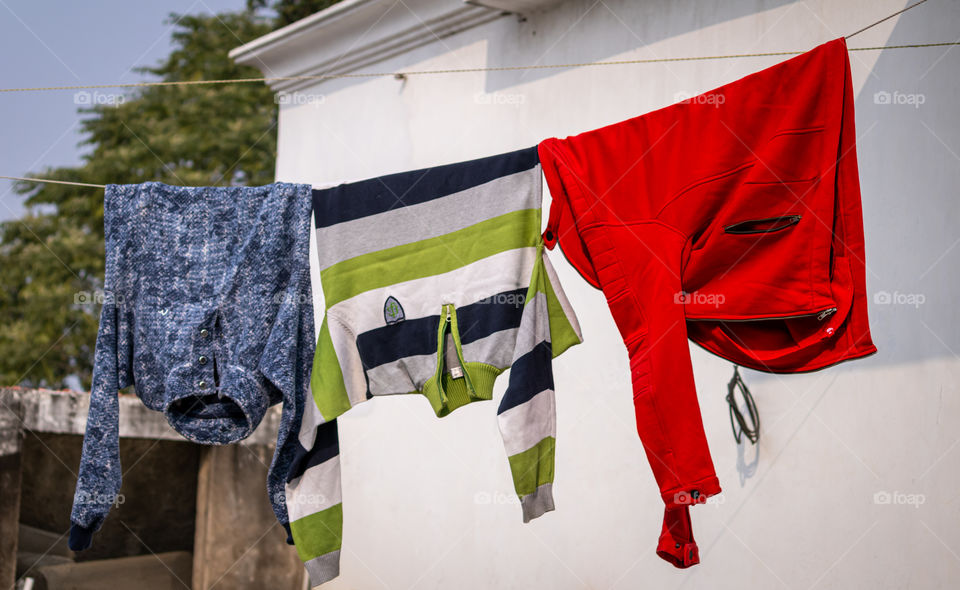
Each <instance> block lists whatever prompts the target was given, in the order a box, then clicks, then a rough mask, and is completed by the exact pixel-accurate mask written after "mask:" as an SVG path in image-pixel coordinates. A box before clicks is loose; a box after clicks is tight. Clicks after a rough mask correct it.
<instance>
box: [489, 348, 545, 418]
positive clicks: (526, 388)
mask: <svg viewBox="0 0 960 590" xmlns="http://www.w3.org/2000/svg"><path fill="white" fill-rule="evenodd" d="M547 389H553V349H552V348H551V346H550V343H549V342H547V341H546V340H544V341H543V342H540V343H539V344H537V345H536V346H534V347H533V350H531V351H530V352H528V353H527V354H525V355H523V356H522V357H520V358H518V359H517V360H516V361H515V362H514V363H513V366H512V367H510V384H509V385H507V391H506V392H504V394H503V399H502V400H500V407H499V408H497V415H500V414H502V413H504V412H506V411H507V410H509V409H511V408H515V407H517V406H519V405H520V404H522V403H525V402H528V401H530V399H531V398H533V396H535V395H537V394H538V393H540V392H541V391H545V390H547Z"/></svg>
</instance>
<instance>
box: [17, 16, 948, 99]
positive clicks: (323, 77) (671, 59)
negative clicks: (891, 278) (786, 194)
mask: <svg viewBox="0 0 960 590" xmlns="http://www.w3.org/2000/svg"><path fill="white" fill-rule="evenodd" d="M926 1H927V0H919V1H918V2H915V3H913V4H911V5H909V6H907V7H906V8H903V9H901V10H898V11H897V12H894V13H893V14H891V15H888V16H886V17H884V18H882V19H880V20H878V21H877V22H875V23H873V24H869V25H867V26H865V27H863V28H862V29H860V30H859V31H855V32H853V33H850V34H849V35H847V36H846V37H845V39H849V38H851V37H853V36H855V35H859V34H860V33H862V32H864V31H867V30H869V29H872V28H873V27H875V26H877V25H879V24H881V23H884V22H886V21H888V20H890V19H891V18H893V17H895V16H897V15H900V14H903V13H904V12H906V11H908V10H910V9H913V8H916V7H917V6H920V5H921V4H923V3H924V2H926ZM950 45H960V42H952V43H920V44H913V45H885V46H881V47H857V48H853V49H849V51H880V50H883V49H906V48H918V47H946V46H950ZM801 53H804V52H803V51H773V52H767V53H739V54H733V55H706V56H699V57H664V58H653V59H626V60H615V61H595V62H589V63H571V64H534V65H529V66H500V67H486V68H457V69H447V70H419V71H409V72H370V73H363V72H361V73H347V74H315V75H303V76H269V77H263V78H233V79H221V80H167V81H160V82H129V83H126V84H74V85H70V86H36V87H28V88H0V92H38V91H48V90H95V89H100V88H147V87H151V86H209V85H213V84H250V83H260V82H263V83H270V82H302V81H310V80H314V81H318V80H332V79H335V78H382V77H386V76H392V77H395V78H403V77H405V76H425V75H429V74H464V73H471V72H514V71H519V70H549V69H566V68H585V67H591V66H617V65H628V64H652V63H668V62H683V61H707V60H716V59H735V58H744V57H771V56H784V55H800V54H801Z"/></svg>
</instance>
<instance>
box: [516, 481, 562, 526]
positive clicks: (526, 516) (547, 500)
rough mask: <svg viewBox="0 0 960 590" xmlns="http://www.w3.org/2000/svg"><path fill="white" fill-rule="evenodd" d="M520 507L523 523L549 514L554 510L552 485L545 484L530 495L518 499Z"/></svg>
mask: <svg viewBox="0 0 960 590" xmlns="http://www.w3.org/2000/svg"><path fill="white" fill-rule="evenodd" d="M520 505H521V506H522V507H523V522H530V521H531V520H533V519H534V518H537V517H539V516H543V515H544V514H546V513H547V512H550V511H551V510H553V509H554V506H553V483H545V484H543V485H542V486H540V487H538V488H537V489H536V490H534V492H533V493H532V494H527V495H526V496H524V497H522V498H520Z"/></svg>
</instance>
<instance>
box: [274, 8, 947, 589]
mask: <svg viewBox="0 0 960 590" xmlns="http://www.w3.org/2000/svg"><path fill="white" fill-rule="evenodd" d="M905 5H906V2H904V0H896V1H893V0H880V1H866V0H845V1H842V2H819V1H813V2H805V3H804V2H787V1H777V0H749V1H746V0H733V1H721V0H702V1H698V2H694V1H692V0H679V1H672V2H671V1H668V0H649V1H643V2H639V1H633V2H631V1H628V0H599V1H595V0H569V1H568V2H565V3H563V4H562V5H560V6H559V7H557V8H556V9H554V10H551V11H549V12H546V13H544V14H541V15H535V16H531V17H530V18H528V19H527V20H526V21H525V22H521V21H519V20H518V19H517V18H516V17H504V18H502V19H500V20H497V21H495V22H493V23H490V24H488V25H484V26H483V27H480V28H476V29H473V30H470V31H468V32H465V33H461V34H458V35H456V36H453V37H449V38H445V39H442V40H438V41H436V42H435V43H433V44H431V45H429V46H426V47H423V48H420V49H418V50H416V51H414V52H411V53H408V54H405V55H402V56H399V57H397V58H394V59H391V60H389V61H387V62H384V63H381V64H379V65H378V66H377V67H376V68H369V69H375V70H376V71H395V70H400V69H408V70H418V69H423V70H429V69H445V68H458V67H475V66H501V65H518V64H535V63H543V64H557V63H574V62H576V63H580V62H590V61H598V60H618V59H642V58H656V57H673V56H700V55H718V54H740V53H752V52H768V51H785V50H803V49H807V48H812V47H813V46H814V45H816V44H819V43H821V42H824V41H827V40H829V39H832V38H836V37H839V36H842V35H844V34H848V33H851V32H853V31H855V30H857V29H859V28H860V27H862V26H864V25H866V24H869V23H870V22H873V21H875V20H877V19H879V18H881V17H883V16H886V15H887V14H890V13H892V12H894V11H896V10H898V9H900V8H903V7H904V6H905ZM958 30H960V6H958V5H957V4H956V3H950V2H930V3H928V4H926V5H924V6H921V7H918V8H916V9H914V10H912V11H910V12H909V13H907V14H905V15H903V16H901V17H899V18H897V19H893V20H891V21H888V22H887V23H885V24H883V25H881V26H879V27H876V28H874V29H872V30H871V31H868V32H866V33H863V34H861V35H859V36H857V37H856V38H854V39H852V40H851V41H850V46H851V47H863V46H876V45H883V44H906V43H918V42H931V41H953V40H955V39H956V37H957V31H958ZM780 59H783V58H778V57H754V58H743V59H729V60H721V61H701V62H679V63H658V64H644V65H625V66H604V67H584V68H567V69H551V70H542V71H520V72H498V73H486V74H484V73H470V74H451V75H437V76H410V77H408V78H407V79H406V80H396V79H393V78H391V77H385V78H377V79H363V80H358V79H350V80H335V81H328V82H324V83H321V84H317V85H315V86H313V87H311V88H309V89H306V90H302V91H300V93H301V94H302V95H304V96H311V97H312V98H311V99H308V100H306V101H299V103H296V104H292V103H291V104H285V105H282V108H281V115H280V128H279V139H280V141H279V160H278V164H277V179H278V180H284V181H296V182H309V183H313V184H315V185H328V184H332V183H337V182H342V181H350V180H359V179H363V178H367V177H371V176H377V175H381V174H386V173H391V172H398V171H403V170H407V169H412V168H418V167H425V166H431V165H436V164H441V163H448V162H453V161H458V160H463V159H469V158H474V157H480V156H485V155H490V154H493V153H498V152H502V151H507V150H511V149H516V148H521V147H526V146H529V145H532V144H534V143H536V142H537V141H539V140H540V139H543V138H545V137H550V136H565V135H572V134H575V133H578V132H581V131H585V130H588V129H592V128H595V127H598V126H601V125H605V124H608V123H613V122H616V121H619V120H622V119H625V118H628V117H632V116H636V115H639V114H642V113H644V112H647V111H650V110H653V109H656V108H659V107H662V106H665V105H668V104H670V103H672V102H675V101H676V100H678V99H680V98H684V97H685V96H689V95H694V94H697V93H700V92H703V91H707V90H709V89H711V88H714V87H716V86H719V85H721V84H724V83H726V82H730V81H733V80H735V79H738V78H740V77H742V76H744V75H746V74H749V73H751V72H754V71H757V70H759V69H762V68H764V67H767V66H770V65H772V64H774V63H777V62H778V61H779V60H780ZM851 62H852V68H853V78H854V83H855V92H856V115H857V126H858V135H859V145H858V155H859V159H860V175H861V182H862V189H863V210H864V224H865V230H866V241H867V265H868V267H869V269H868V273H867V287H868V291H869V293H870V297H871V307H870V319H871V323H872V329H873V336H874V341H875V342H876V344H877V346H878V347H879V349H880V351H879V353H878V354H876V355H874V356H873V357H870V358H867V359H865V360H859V361H856V362H852V363H848V364H845V365H842V366H838V367H834V368H831V369H828V370H825V371H820V372H816V373H811V374H804V375H795V376H775V375H765V374H761V373H757V372H754V371H749V370H748V371H744V376H745V379H746V380H747V382H748V384H749V385H750V387H751V389H752V391H753V392H754V395H755V397H756V401H757V404H758V406H759V409H760V412H761V416H762V420H763V433H762V438H761V440H760V443H759V445H758V446H757V447H752V446H749V445H747V446H745V447H743V446H741V447H738V446H737V445H736V444H735V443H734V441H733V438H732V435H731V432H730V424H729V419H728V412H727V406H726V403H725V401H724V395H725V393H726V382H727V381H728V379H729V378H730V375H731V372H732V370H731V365H730V363H728V362H726V361H724V360H722V359H719V358H717V357H714V356H711V355H710V354H708V353H705V352H704V351H702V350H700V349H699V348H692V349H691V353H692V355H693V363H694V370H695V376H696V382H697V386H698V392H699V397H700V404H701V407H702V411H703V418H704V423H705V428H706V432H707V437H708V440H709V444H710V448H711V451H712V453H713V459H714V462H715V465H716V468H717V471H718V475H719V476H720V479H721V485H722V486H723V488H724V493H723V494H722V496H720V497H719V498H718V499H717V500H715V501H712V502H711V503H709V504H707V505H705V506H700V507H697V508H695V509H694V510H693V517H694V527H695V533H696V536H697V539H698V541H699V543H700V547H701V556H702V560H703V562H702V563H701V564H700V565H698V566H696V567H694V568H692V569H690V570H686V571H680V570H676V569H674V568H673V567H671V566H669V565H668V564H666V562H663V561H661V560H660V559H659V558H658V557H657V556H656V555H655V554H654V547H655V545H656V541H657V537H658V535H659V532H660V523H661V516H662V503H661V501H660V499H659V496H658V492H657V487H656V484H655V482H654V480H653V477H652V476H651V472H650V469H649V467H648V465H647V461H646V458H645V457H644V454H643V450H642V447H641V445H640V441H639V440H638V438H637V436H636V430H635V426H634V419H633V407H632V400H631V388H630V382H629V370H628V364H627V357H626V353H625V350H624V347H623V345H622V344H621V342H620V339H619V336H618V333H617V330H616V327H615V325H614V323H613V321H612V320H611V318H610V315H609V312H608V310H607V307H606V304H605V301H604V298H603V296H602V294H601V293H600V292H599V291H595V290H593V289H592V288H590V287H589V286H588V285H587V284H586V283H585V282H584V281H582V280H581V279H580V277H579V276H577V274H576V272H575V271H574V270H573V269H572V267H570V265H569V264H568V263H567V262H566V261H565V260H564V259H563V257H562V255H560V253H559V251H555V252H554V253H552V260H553V262H554V264H555V265H556V266H557V267H558V271H559V274H560V277H561V281H562V282H563V285H564V287H565V289H566V292H567V294H568V295H569V297H570V299H571V302H572V304H573V306H574V308H575V309H576V311H577V313H578V315H579V318H580V321H581V324H582V326H583V333H584V337H585V342H584V344H582V345H581V346H578V347H575V348H573V349H571V350H570V351H568V352H567V353H565V354H564V355H563V356H562V357H560V358H559V359H558V360H557V362H556V363H555V367H554V370H555V373H556V375H555V376H556V389H557V404H558V436H557V470H556V483H555V494H556V504H557V510H556V512H553V513H550V514H547V515H545V516H544V517H542V518H540V519H538V520H536V521H533V522H531V523H529V524H526V525H525V524H523V523H522V522H521V515H520V508H519V506H518V505H515V504H516V501H515V499H514V498H513V492H512V486H511V483H510V475H509V469H508V466H507V462H506V457H505V453H504V451H503V448H502V445H501V441H500V437H499V433H498V430H497V426H496V420H495V412H496V409H495V408H496V406H495V404H493V403H486V404H474V405H472V406H468V407H466V408H463V409H460V410H458V411H456V412H455V413H454V414H452V415H451V416H448V417H446V418H444V419H442V420H438V419H437V418H435V417H434V416H433V414H432V413H431V411H430V409H429V406H428V404H427V402H426V401H425V400H423V399H420V398H419V397H417V396H405V397H402V398H391V399H377V400H374V401H373V402H371V403H368V404H363V405H362V406H361V407H358V408H356V409H355V410H353V411H351V412H349V413H348V414H347V415H345V416H344V417H343V418H342V419H341V426H340V436H341V448H342V461H343V470H344V473H343V475H344V490H343V497H344V514H345V525H344V526H345V535H344V550H343V557H342V575H341V577H340V578H339V579H338V580H336V581H335V582H332V583H331V584H330V585H329V588H330V589H331V590H334V589H338V588H382V587H389V588H404V587H409V588H450V587H457V588H462V589H467V588H476V589H481V588H558V589H560V588H638V587H642V588H681V587H683V588H731V589H733V588H736V589H739V588H756V587H766V588H775V587H787V588H810V587H819V588H850V587H870V588H903V587H908V586H909V587H918V588H919V587H923V588H941V587H942V588H947V587H956V586H957V584H958V583H960V526H957V525H958V523H960V502H958V500H957V495H956V490H957V489H958V487H960V448H958V447H960V445H958V444H957V443H958V440H960V439H958V433H960V398H958V395H957V394H958V391H960V386H958V381H960V360H958V357H957V356H956V351H960V322H958V314H957V308H956V306H955V302H956V298H957V292H958V286H960V285H958V282H960V279H958V274H957V272H956V269H957V266H958V263H960V239H958V238H960V232H958V228H957V227H958V221H960V199H958V198H957V189H956V187H957V186H960V166H958V161H960V124H958V123H960V120H958V112H960V111H958V109H957V108H956V98H955V97H956V96H958V95H960V76H958V73H960V50H956V49H953V50H949V49H948V48H933V49H902V50H894V51H886V52H882V53H881V52H855V53H851ZM883 92H888V93H890V96H891V97H892V99H893V100H891V101H890V102H891V103H896V102H898V101H899V102H906V103H908V104H883V103H884V100H883V97H884V96H886V95H883V94H879V95H878V94H877V93H883ZM898 97H899V98H898ZM904 97H906V98H904ZM921 102H922V104H917V103H921ZM909 103H912V104H909ZM689 149H690V150H691V151H693V150H696V149H697V141H696V138H695V137H691V138H690V147H689ZM545 205H546V202H545ZM314 280H315V281H318V280H319V279H318V277H316V276H315V277H314ZM318 284H319V283H318V282H317V283H315V288H314V291H315V297H316V298H317V300H316V303H317V306H318V309H322V305H321V301H320V298H319V288H318V286H317V285H318ZM318 325H319V321H318ZM505 383H506V381H505V379H502V380H501V383H500V384H499V386H498V390H497V395H498V396H499V395H501V394H502V391H503V388H504V386H505Z"/></svg>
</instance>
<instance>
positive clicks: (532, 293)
mask: <svg viewBox="0 0 960 590" xmlns="http://www.w3.org/2000/svg"><path fill="white" fill-rule="evenodd" d="M537 293H543V294H544V296H545V297H546V298H547V314H548V316H549V319H550V348H551V350H552V353H553V358H557V357H558V356H560V354H561V353H563V351H565V350H567V349H568V348H570V347H571V346H574V345H576V344H580V342H581V340H580V337H579V336H578V335H577V331H576V330H574V329H573V324H572V323H571V322H570V318H569V317H567V314H566V312H565V311H564V310H563V306H562V305H560V299H559V298H558V297H557V292H556V291H554V289H553V284H552V283H551V282H550V275H549V274H548V273H547V268H546V266H545V263H544V261H543V247H542V246H541V247H538V248H537V262H536V263H535V264H534V266H533V274H532V275H531V277H530V287H529V288H528V289H527V298H526V300H525V301H524V305H526V304H527V303H530V302H531V301H533V299H534V297H536V295H537Z"/></svg>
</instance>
